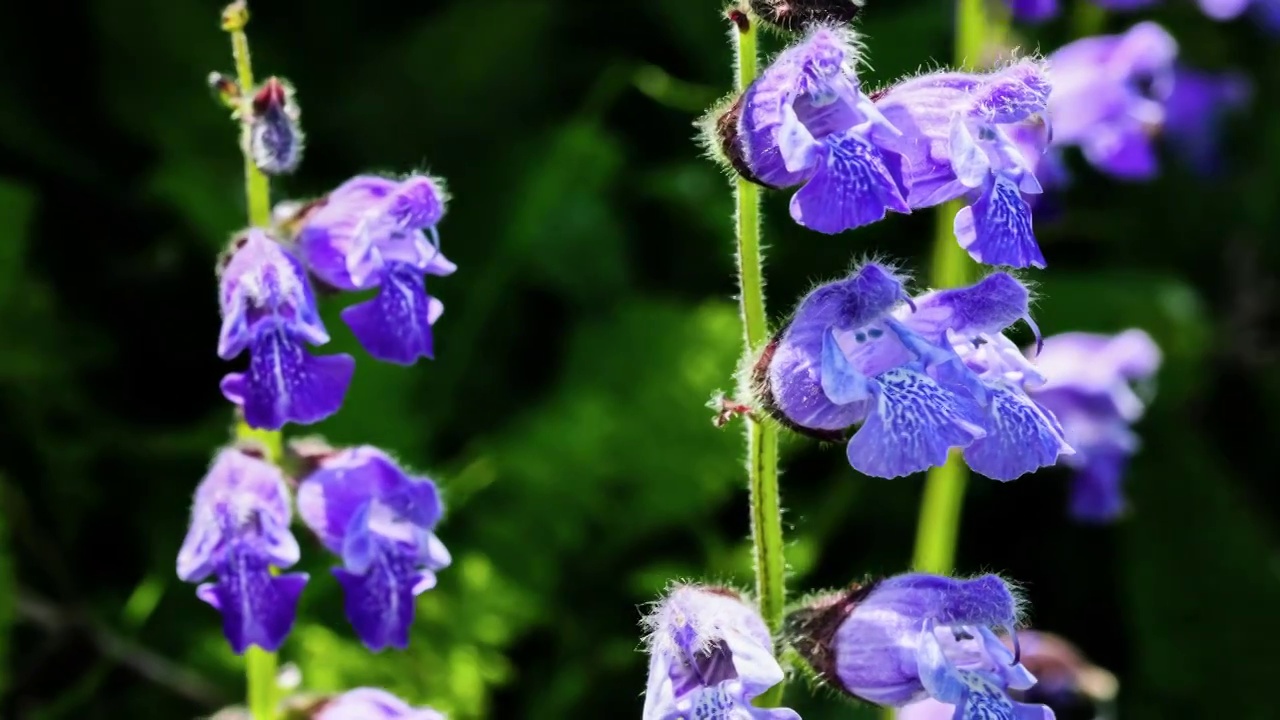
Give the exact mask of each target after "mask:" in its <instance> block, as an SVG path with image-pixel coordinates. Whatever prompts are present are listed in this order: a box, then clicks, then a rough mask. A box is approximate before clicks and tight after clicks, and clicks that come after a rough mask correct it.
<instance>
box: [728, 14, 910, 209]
mask: <svg viewBox="0 0 1280 720" xmlns="http://www.w3.org/2000/svg"><path fill="white" fill-rule="evenodd" d="M857 62H858V48H857V45H856V43H855V38H854V36H853V35H852V31H849V30H841V29H836V28H833V27H818V28H816V29H813V30H811V31H810V32H809V33H808V35H806V36H805V37H804V39H803V40H801V41H800V42H799V43H797V44H796V45H794V46H792V47H790V48H788V49H787V50H785V51H783V52H782V54H780V55H779V56H778V58H777V59H776V60H775V61H774V62H773V63H772V64H771V65H769V67H768V68H766V69H765V70H764V72H762V73H761V74H760V76H759V77H758V78H756V80H755V82H753V83H752V84H751V86H750V87H748V88H747V91H746V93H745V94H744V95H743V97H742V98H741V100H740V104H739V105H737V106H735V108H734V110H732V111H731V113H730V115H729V117H730V118H733V119H734V120H736V123H735V124H734V125H733V126H732V129H733V133H732V135H731V139H732V141H733V143H734V146H733V147H730V148H729V149H728V155H729V156H730V158H731V159H734V158H736V159H737V162H735V163H734V164H735V167H736V166H740V165H741V166H745V168H746V169H747V170H748V171H749V173H748V176H749V177H750V178H752V179H753V180H756V181H758V182H760V183H761V184H763V185H766V186H769V187H775V188H783V187H793V186H796V185H801V186H802V187H801V188H800V189H799V190H797V191H796V193H795V195H793V196H792V198H791V217H792V218H793V219H795V221H796V222H798V223H800V224H801V225H803V226H805V227H807V228H810V229H812V230H817V231H818V232H823V233H838V232H841V231H844V230H849V229H852V228H856V227H860V226H862V225H867V224H869V223H873V222H875V221H877V220H880V219H881V218H883V217H884V216H885V213H886V212H887V211H889V210H893V211H896V212H903V213H905V212H909V211H910V208H909V207H908V206H907V203H906V199H905V198H906V192H907V186H906V184H905V181H904V179H903V166H902V165H903V161H902V155H901V153H902V152H903V150H902V149H901V148H900V147H899V145H900V143H901V135H902V133H901V132H899V131H898V130H897V129H895V128H894V127H893V126H892V125H890V124H889V123H888V122H886V121H885V119H884V117H882V116H881V114H880V111H879V110H877V109H876V107H875V105H874V104H873V103H872V102H871V100H870V98H868V97H867V96H866V94H864V93H863V92H862V90H861V89H860V87H859V83H858V77H857V75H856V74H855V72H854V67H855V65H856V64H857ZM734 113H736V118H734V117H733V115H734ZM724 125H725V124H724V123H721V130H722V131H723V130H724V129H725V126H724Z"/></svg>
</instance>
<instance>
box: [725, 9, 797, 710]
mask: <svg viewBox="0 0 1280 720" xmlns="http://www.w3.org/2000/svg"><path fill="white" fill-rule="evenodd" d="M729 16H730V19H731V20H732V21H733V26H734V28H733V30H732V33H733V35H734V62H735V68H736V73H737V76H736V85H737V90H738V92H745V91H746V89H747V87H748V86H749V85H751V82H752V81H753V80H755V77H756V72H757V49H756V38H757V33H758V30H757V23H756V22H754V19H753V18H752V17H751V16H750V15H749V14H748V13H747V12H746V11H745V10H740V9H735V10H731V11H730V13H729ZM734 204H735V211H736V212H735V218H734V234H735V236H736V238H737V249H738V258H737V259H738V283H739V294H738V299H739V302H740V305H741V310H742V325H743V334H744V339H745V344H746V351H747V353H748V354H751V353H753V352H755V351H756V350H758V349H759V348H760V347H761V346H762V345H764V343H765V342H766V340H767V339H768V333H769V327H768V320H767V318H766V315H765V303H764V257H763V255H762V253H761V245H760V188H759V186H757V185H755V184H754V183H751V182H749V181H747V180H745V179H743V178H741V177H738V178H737V179H736V180H735V181H734ZM746 421H747V475H748V478H749V482H750V498H751V499H750V501H751V541H752V550H753V552H752V556H753V560H754V566H755V594H756V600H757V602H758V603H759V604H760V614H761V616H762V617H763V618H764V621H765V623H766V625H768V627H769V632H770V633H771V634H773V635H774V636H776V635H777V633H778V632H779V630H780V629H781V627H782V619H783V610H784V607H785V605H786V588H785V586H784V583H785V568H786V565H785V561H784V558H783V542H782V511H781V506H780V503H779V496H778V430H777V428H776V427H775V426H773V425H771V424H769V423H764V422H758V421H756V420H755V419H752V418H750V417H747V419H746ZM782 694H783V684H782V683H779V684H778V685H776V686H775V687H774V688H773V689H771V690H770V691H769V692H767V693H765V694H763V695H761V696H760V697H759V698H758V699H757V700H756V703H755V704H756V705H758V706H760V707H778V706H779V705H780V704H781V701H782Z"/></svg>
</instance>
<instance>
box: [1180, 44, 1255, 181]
mask: <svg viewBox="0 0 1280 720" xmlns="http://www.w3.org/2000/svg"><path fill="white" fill-rule="evenodd" d="M1252 94H1253V88H1252V87H1251V85H1250V83H1249V79H1248V78H1247V77H1245V76H1244V75H1242V74H1240V73H1236V72H1224V73H1210V72H1205V71H1202V70H1196V69H1194V68H1190V67H1187V66H1185V65H1178V66H1177V67H1175V68H1174V76H1173V90H1172V91H1171V92H1170V93H1169V97H1168V98H1167V99H1166V100H1165V121H1164V138H1165V141H1166V142H1168V143H1169V144H1170V145H1172V146H1173V148H1174V150H1175V151H1176V152H1177V153H1178V154H1179V155H1181V156H1182V157H1184V158H1185V159H1186V161H1187V162H1188V163H1189V164H1190V165H1191V167H1192V168H1193V169H1194V170H1196V171H1198V172H1201V173H1205V174H1208V173H1212V172H1214V171H1215V170H1217V169H1218V166H1219V164H1220V160H1221V158H1220V153H1219V149H1218V140H1219V136H1220V134H1221V133H1220V129H1221V128H1220V127H1219V126H1220V125H1221V124H1222V122H1223V120H1224V119H1225V118H1226V116H1227V115H1228V114H1229V113H1231V112H1233V111H1236V110H1239V109H1240V108H1241V107H1243V106H1245V105H1246V104H1248V103H1249V101H1250V99H1251V96H1252Z"/></svg>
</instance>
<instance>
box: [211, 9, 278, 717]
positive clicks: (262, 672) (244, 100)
mask: <svg viewBox="0 0 1280 720" xmlns="http://www.w3.org/2000/svg"><path fill="white" fill-rule="evenodd" d="M248 22H249V7H248V5H247V4H246V2H245V0H237V2H233V3H231V4H230V5H228V6H227V7H226V9H225V10H223V11H222V29H223V30H225V31H227V33H228V34H229V35H231V54H232V56H233V57H234V58H235V62H236V79H237V81H238V82H239V84H240V101H241V106H240V108H239V110H238V111H237V113H236V116H237V119H239V121H240V150H241V152H242V153H243V154H244V191H245V199H246V200H247V202H248V206H249V224H250V225H252V226H254V227H261V228H266V227H269V226H270V225H271V184H270V181H269V180H268V179H267V176H266V175H264V174H263V173H262V171H261V170H259V169H258V166H257V164H256V163H254V161H253V155H252V153H251V152H250V150H249V133H250V129H249V113H250V112H251V110H250V107H249V102H250V101H251V99H252V97H253V88H254V85H253V65H252V63H251V62H250V58H249V38H248V36H246V35H245V32H244V27H245V25H246V24H248ZM236 439H237V440H254V441H257V442H258V443H260V444H262V445H263V446H264V447H265V448H266V452H267V459H268V460H270V461H271V462H274V463H279V462H280V459H281V456H282V454H283V452H282V450H283V448H282V444H283V441H284V438H283V435H282V434H281V433H280V432H279V431H267V430H255V429H253V428H250V427H249V426H248V425H247V424H245V423H244V422H243V421H241V422H238V423H237V424H236ZM244 660H245V680H246V681H247V683H248V691H247V695H248V698H247V702H248V706H249V713H250V715H251V716H252V717H253V720H276V717H277V715H278V713H277V708H278V706H279V698H278V697H277V696H278V694H279V691H278V689H277V685H276V673H277V665H278V660H277V659H276V654H275V653H273V652H267V651H266V650H263V649H262V648H260V647H258V646H256V645H254V646H251V647H250V648H249V649H248V651H246V652H245V657H244Z"/></svg>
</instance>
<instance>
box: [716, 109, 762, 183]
mask: <svg viewBox="0 0 1280 720" xmlns="http://www.w3.org/2000/svg"><path fill="white" fill-rule="evenodd" d="M746 98H747V96H746V94H745V93H743V94H741V95H739V96H738V98H737V99H736V100H734V101H733V104H732V105H730V106H729V107H728V108H726V109H725V110H724V112H722V113H720V115H718V116H717V117H716V124H715V131H716V143H717V144H718V145H719V146H720V153H721V154H722V155H723V156H724V159H725V160H726V161H728V163H729V166H730V167H732V168H733V170H734V172H736V173H738V175H739V176H741V177H742V179H743V180H746V181H748V182H753V183H755V184H757V185H760V186H761V187H773V186H772V185H768V184H766V183H765V182H764V181H762V180H760V178H758V177H756V175H755V173H753V172H751V165H750V164H749V163H748V162H747V156H746V152H745V151H744V150H743V147H742V141H741V135H740V133H739V127H740V126H741V120H742V106H743V105H744V104H746V102H745V101H746Z"/></svg>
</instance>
